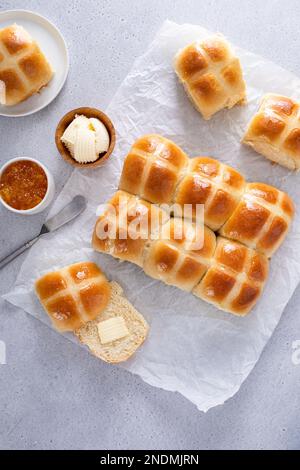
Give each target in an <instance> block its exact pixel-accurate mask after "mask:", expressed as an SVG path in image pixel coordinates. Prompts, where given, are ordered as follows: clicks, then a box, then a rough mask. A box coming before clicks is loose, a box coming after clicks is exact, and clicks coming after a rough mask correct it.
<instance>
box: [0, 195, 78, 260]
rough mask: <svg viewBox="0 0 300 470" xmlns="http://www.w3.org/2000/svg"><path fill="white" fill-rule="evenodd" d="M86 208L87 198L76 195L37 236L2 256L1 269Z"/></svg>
mask: <svg viewBox="0 0 300 470" xmlns="http://www.w3.org/2000/svg"><path fill="white" fill-rule="evenodd" d="M85 208H86V199H85V197H83V196H81V195H77V196H75V197H74V198H73V199H72V201H71V202H69V203H68V204H67V205H66V206H65V207H63V208H62V209H61V211H59V212H58V213H57V214H56V215H54V216H53V217H51V219H49V220H47V221H46V222H45V223H44V224H43V226H42V228H41V231H40V233H39V234H38V236H37V237H35V238H33V239H32V240H29V241H28V242H27V243H25V244H24V245H22V246H20V248H18V249H17V250H15V251H14V252H13V253H11V254H10V255H8V256H6V257H5V258H2V259H1V260H0V269H1V268H3V267H4V266H6V265H7V264H8V263H10V262H11V261H12V260H13V259H15V258H16V257H17V256H19V255H20V254H21V253H24V251H26V250H28V248H30V247H32V245H34V244H35V243H36V242H37V241H38V239H39V238H40V237H41V236H42V235H44V234H45V233H49V232H54V231H55V230H57V229H59V228H60V227H62V226H63V225H65V224H67V223H68V222H71V220H73V219H75V218H76V217H77V216H78V215H80V214H81V213H82V212H83V211H84V209H85Z"/></svg>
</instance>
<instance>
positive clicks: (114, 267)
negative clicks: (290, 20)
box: [4, 21, 300, 411]
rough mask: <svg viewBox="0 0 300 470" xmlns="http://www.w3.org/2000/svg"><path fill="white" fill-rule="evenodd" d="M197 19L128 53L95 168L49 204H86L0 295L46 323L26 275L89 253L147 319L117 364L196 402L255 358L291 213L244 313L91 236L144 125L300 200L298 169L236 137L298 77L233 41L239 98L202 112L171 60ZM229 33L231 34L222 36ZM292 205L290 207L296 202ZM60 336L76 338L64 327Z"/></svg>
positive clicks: (218, 391)
mask: <svg viewBox="0 0 300 470" xmlns="http://www.w3.org/2000/svg"><path fill="white" fill-rule="evenodd" d="M207 34H209V33H208V31H206V30H204V29H203V28H201V27H199V26H193V25H187V24H185V25H177V24H175V23H171V22H169V21H167V22H165V23H164V25H163V27H162V28H161V30H160V31H159V32H158V34H157V36H156V37H155V39H154V41H153V42H152V44H151V45H150V46H149V48H148V50H147V51H146V53H145V54H144V55H143V56H141V57H140V58H139V59H138V60H137V61H136V62H135V63H134V66H133V68H132V70H131V71H130V73H129V74H128V76H127V77H126V78H125V80H124V82H123V83H122V85H121V87H120V88H119V90H118V92H117V93H116V95H115V97H114V98H113V100H112V102H111V104H110V106H109V107H108V109H107V113H108V115H109V116H110V117H111V118H112V120H113V122H114V124H115V126H116V129H117V146H116V149H115V151H114V154H113V156H112V157H111V159H110V160H109V161H108V162H107V164H106V165H105V166H104V167H103V168H99V169H97V170H76V171H74V173H73V174H72V176H71V178H70V179H69V181H68V183H67V184H66V186H65V187H64V189H63V191H62V192H61V194H60V196H59V197H58V199H57V201H56V202H55V204H54V206H53V207H52V210H51V214H52V215H53V214H54V213H55V212H57V211H58V210H59V209H60V208H61V207H62V206H63V205H64V204H65V203H66V202H67V201H69V200H70V199H71V198H72V197H73V196H74V195H76V194H78V193H81V194H84V195H85V196H87V198H88V200H89V205H88V208H87V210H86V211H85V212H84V213H83V215H82V216H80V217H79V218H78V219H77V220H76V221H75V222H73V223H71V224H69V225H67V226H66V227H64V228H62V229H61V230H59V231H58V232H57V233H54V234H50V235H47V236H45V237H44V238H43V239H42V240H40V241H39V242H38V243H37V244H36V245H35V246H34V247H33V248H32V249H31V251H30V253H29V255H28V256H27V258H26V260H25V262H24V264H23V266H22V268H21V271H20V273H19V276H18V278H17V280H16V283H15V285H14V287H13V289H12V291H11V292H9V293H8V294H6V295H5V296H4V298H6V299H7V300H8V301H9V302H11V303H13V304H14V305H16V306H18V307H21V308H23V309H24V310H25V311H26V312H28V313H30V314H32V315H34V316H35V317H36V318H38V319H39V320H41V321H43V322H45V323H47V324H48V325H50V321H49V319H48V316H47V315H46V314H45V313H44V311H43V309H42V307H41V306H40V304H39V302H38V301H37V299H36V297H35V294H34V291H33V284H34V280H35V279H36V278H37V277H39V276H41V275H42V274H43V273H45V272H47V271H49V270H55V269H58V268H60V267H62V266H64V265H67V264H70V263H74V262H78V261H81V260H85V259H90V260H94V261H96V262H97V263H99V265H100V266H101V267H102V268H103V270H104V271H105V273H106V274H107V276H108V277H109V278H110V279H114V280H116V281H118V282H119V283H120V284H121V285H122V286H123V288H124V291H125V294H126V296H127V297H128V298H129V300H130V301H131V302H132V303H133V304H134V305H135V307H136V308H137V309H138V310H139V311H140V312H142V313H143V314H144V316H145V317H146V319H147V320H148V322H149V324H150V325H151V330H150V335H149V338H148V340H147V341H146V343H145V344H144V346H143V347H142V348H141V349H140V350H139V351H138V352H137V354H136V355H135V357H134V358H133V359H131V360H130V361H128V362H127V363H126V364H124V367H125V368H126V369H128V370H130V371H131V372H133V373H136V374H139V375H140V376H141V377H142V378H143V379H144V380H145V381H146V382H148V383H150V384H151V385H154V386H157V387H162V388H164V389H166V390H172V391H178V392H180V393H181V394H182V395H184V396H185V397H187V398H188V399H189V400H191V401H192V402H193V403H194V404H195V405H196V406H197V407H198V408H199V409H200V410H203V411H206V410H208V409H209V408H211V407H213V406H216V405H219V404H221V403H224V401H225V400H227V399H228V398H229V397H231V396H232V395H234V393H236V392H237V391H238V389H239V388H240V386H241V384H242V382H243V381H244V380H245V378H246V377H247V376H248V374H249V373H250V371H251V370H252V368H253V367H254V365H255V364H256V362H257V361H258V359H259V356H260V354H261V352H262V349H263V347H264V346H265V345H266V343H267V341H268V339H269V338H270V336H271V334H272V332H273V331H274V328H275V327H276V325H277V323H278V321H279V319H280V317H281V314H282V312H283V310H284V308H285V306H286V304H287V302H288V301H289V299H290V298H291V296H292V294H293V291H294V289H295V288H296V286H297V284H298V282H299V279H300V237H299V231H298V227H299V213H298V214H297V215H296V218H295V221H294V224H293V228H292V230H291V232H290V233H289V235H288V238H287V240H286V241H285V243H284V244H283V246H282V247H281V248H280V250H279V251H278V252H277V253H276V255H275V256H274V258H273V259H272V261H271V272H270V278H269V282H268V284H267V286H266V289H265V291H264V294H263V296H262V298H261V300H260V301H259V303H258V305H257V306H256V308H255V309H254V310H253V311H252V312H251V314H250V315H249V316H248V317H246V318H237V317H234V316H232V315H229V314H226V313H222V312H221V311H219V310H217V309H216V308H214V307H213V306H210V305H209V304H207V303H204V302H202V301H201V300H199V299H197V298H195V297H193V296H192V295H191V294H187V293H184V292H182V291H180V290H179V289H176V288H175V287H169V286H166V285H164V284H162V283H160V282H158V281H154V280H152V279H150V278H149V277H147V276H146V275H145V274H144V273H143V272H142V270H141V269H140V268H138V267H136V266H134V265H132V264H130V263H126V262H124V263H120V262H118V261H117V260H115V259H113V258H112V257H110V256H108V255H104V254H103V255H102V254H99V253H95V252H94V251H93V250H92V249H91V246H90V240H91V233H92V230H93V226H94V223H95V220H96V215H95V211H96V207H97V205H98V204H99V203H104V202H106V201H107V200H108V199H109V198H110V197H111V195H112V194H113V193H114V191H115V190H116V189H117V185H118V181H119V176H120V172H121V168H122V164H123V159H124V157H125V155H126V154H127V152H128V150H129V148H130V146H131V145H132V143H133V141H134V140H135V139H136V138H138V137H139V136H141V135H143V134H146V133H153V132H155V133H160V134H162V135H164V136H165V137H168V138H171V139H173V140H174V141H175V142H176V143H177V144H178V145H180V146H182V148H183V149H184V150H185V151H186V152H187V153H188V155H190V156H197V155H210V156H213V157H215V158H217V159H219V160H220V161H222V162H224V163H227V164H229V165H232V166H233V167H235V168H237V169H238V170H239V171H241V172H242V173H243V174H244V175H245V176H246V178H247V180H248V181H263V182H266V183H270V184H272V185H275V186H277V187H278V188H280V189H282V190H285V191H288V193H289V194H290V195H291V196H292V197H293V199H294V201H295V202H296V205H297V203H298V201H299V200H300V184H299V183H300V181H299V178H300V176H299V175H297V174H295V173H291V172H289V171H288V170H286V169H284V168H281V167H279V166H275V165H274V166H273V165H271V164H270V162H268V161H267V160H266V159H264V158H263V157H262V156H259V155H258V154H256V153H254V152H253V151H251V150H250V149H248V148H246V147H244V146H241V145H240V143H239V142H240V138H241V136H242V134H243V132H244V130H245V128H246V124H247V123H248V121H249V119H250V117H251V116H252V115H253V113H254V112H255V111H256V109H257V106H258V103H259V99H260V97H261V96H262V94H264V93H265V92H276V93H282V94H286V95H288V96H292V97H294V98H296V99H298V100H299V99H300V80H299V79H298V78H297V77H295V76H294V75H292V74H291V73H289V72H287V71H285V70H284V69H282V68H280V67H279V66H277V65H275V64H273V63H271V62H269V61H267V60H265V59H263V58H261V57H259V56H257V55H254V54H252V53H250V52H247V51H244V50H242V49H239V48H237V54H238V55H239V57H240V58H241V62H242V66H243V70H244V74H245V79H246V82H247V88H248V105H247V106H244V107H239V106H237V107H235V108H233V109H232V110H230V111H228V110H225V111H222V112H220V113H218V114H217V115H216V116H214V117H213V118H212V120H211V121H209V122H205V121H204V120H203V119H202V118H201V116H200V114H199V113H198V112H197V111H195V110H194V108H193V106H192V105H191V103H190V101H189V100H188V98H187V96H186V94H185V93H184V91H183V89H182V87H181V85H180V84H179V83H178V81H177V79H176V77H175V73H174V71H173V68H172V61H173V57H174V55H175V53H176V52H177V50H178V49H179V48H181V47H183V46H185V45H186V44H187V43H189V42H191V41H193V40H195V39H197V38H200V39H201V38H203V37H204V36H206V35H207ZM229 39H230V38H229ZM298 212H299V211H298ZM69 338H70V339H72V340H74V341H76V339H75V338H73V336H72V335H69Z"/></svg>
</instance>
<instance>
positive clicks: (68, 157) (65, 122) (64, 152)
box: [55, 108, 116, 168]
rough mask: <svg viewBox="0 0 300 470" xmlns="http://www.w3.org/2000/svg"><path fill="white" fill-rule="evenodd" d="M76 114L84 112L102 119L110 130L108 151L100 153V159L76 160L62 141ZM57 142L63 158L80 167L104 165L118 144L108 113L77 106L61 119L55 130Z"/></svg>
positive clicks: (88, 115) (89, 116) (85, 114)
mask: <svg viewBox="0 0 300 470" xmlns="http://www.w3.org/2000/svg"><path fill="white" fill-rule="evenodd" d="M76 114H78V115H79V114H83V115H84V116H86V117H88V118H92V117H93V118H97V119H99V121H101V122H102V123H103V124H104V125H105V127H106V129H107V130H108V133H109V139H110V142H109V147H108V150H107V152H106V153H103V154H100V156H99V158H98V160H96V161H95V162H90V163H79V162H76V160H74V158H73V157H72V155H71V154H70V152H69V150H68V149H67V147H66V146H65V145H64V144H63V143H62V141H61V140H60V139H61V136H62V135H63V133H64V132H65V130H66V128H67V127H68V125H69V124H70V123H71V122H72V121H73V119H75V116H76ZM55 143H56V147H57V148H58V151H59V153H60V154H61V156H62V157H63V159H64V160H65V161H66V162H68V163H70V164H71V165H73V166H76V167H80V168H96V167H98V166H102V165H103V164H104V163H105V161H106V160H107V159H108V158H109V156H110V155H111V153H112V151H113V149H114V147H115V144H116V131H115V128H114V125H113V123H112V122H111V120H110V119H109V117H108V116H106V114H104V113H103V112H102V111H100V110H99V109H96V108H77V109H72V111H69V112H68V113H67V114H65V116H64V117H63V118H62V119H61V120H60V121H59V123H58V126H57V128H56V131H55Z"/></svg>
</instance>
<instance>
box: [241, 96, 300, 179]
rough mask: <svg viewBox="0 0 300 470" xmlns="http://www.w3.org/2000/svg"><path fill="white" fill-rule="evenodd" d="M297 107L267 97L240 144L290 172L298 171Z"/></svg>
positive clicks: (285, 99)
mask: <svg viewBox="0 0 300 470" xmlns="http://www.w3.org/2000/svg"><path fill="white" fill-rule="evenodd" d="M299 108H300V107H299V103H296V102H295V101H294V100H292V99H290V98H288V97H286V96H281V95H276V94H268V95H265V96H264V97H263V99H262V101H261V105H260V108H259V110H258V112H257V113H256V114H255V115H254V116H253V118H252V120H251V121H250V124H249V126H248V129H247V131H246V134H245V136H244V138H243V142H244V143H245V144H246V145H249V146H251V147H252V148H254V150H256V151H257V152H258V153H261V154H262V155H264V156H265V157H267V158H269V159H270V160H272V161H275V162H276V163H279V164H280V165H283V166H285V167H287V168H289V169H291V170H298V169H299V168H300V109H299Z"/></svg>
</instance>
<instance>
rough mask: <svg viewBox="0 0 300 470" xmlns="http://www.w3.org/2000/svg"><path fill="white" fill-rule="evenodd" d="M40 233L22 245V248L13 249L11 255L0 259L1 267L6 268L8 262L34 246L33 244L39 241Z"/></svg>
mask: <svg viewBox="0 0 300 470" xmlns="http://www.w3.org/2000/svg"><path fill="white" fill-rule="evenodd" d="M39 237H40V235H38V236H37V237H35V238H33V239H32V240H30V241H29V242H27V243H25V244H24V245H22V246H20V248H17V249H16V250H15V251H13V252H12V253H11V254H10V255H8V256H5V258H2V259H1V260H0V269H1V268H4V266H6V265H7V264H8V263H10V262H11V261H12V260H13V259H15V258H16V257H17V256H19V255H21V254H22V253H24V251H26V250H28V248H30V247H32V245H34V244H35V242H37V241H38V239H39Z"/></svg>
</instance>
